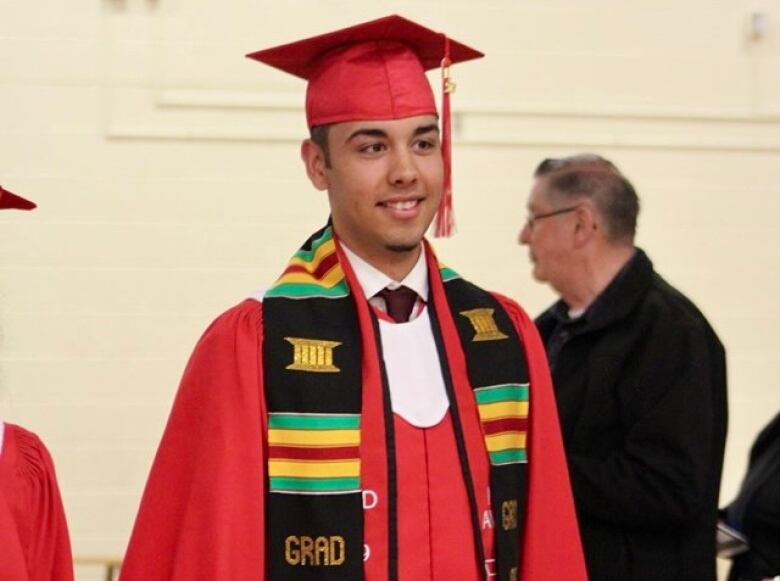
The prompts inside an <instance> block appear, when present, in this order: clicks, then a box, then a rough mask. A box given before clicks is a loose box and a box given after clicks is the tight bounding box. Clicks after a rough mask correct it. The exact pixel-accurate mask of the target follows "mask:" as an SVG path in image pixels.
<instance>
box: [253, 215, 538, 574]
mask: <svg viewBox="0 0 780 581" xmlns="http://www.w3.org/2000/svg"><path fill="white" fill-rule="evenodd" d="M425 249H426V253H427V262H428V276H429V281H430V296H429V301H428V308H429V314H430V319H431V327H432V331H433V335H434V339H435V341H436V344H437V348H438V351H439V359H440V363H441V368H442V375H443V377H444V383H445V386H446V389H447V394H448V396H449V400H450V413H451V416H452V423H453V429H454V438H455V441H456V444H457V449H458V453H459V457H460V459H461V473H462V475H463V484H464V486H465V488H466V491H467V494H468V498H469V505H470V507H471V511H470V512H471V514H472V519H471V520H472V528H473V531H472V534H473V538H474V544H475V548H476V554H477V557H478V559H479V560H480V563H479V570H480V571H482V572H483V575H482V577H483V579H485V578H486V576H487V573H486V572H484V566H483V563H484V562H485V555H484V549H483V546H482V545H483V542H482V536H481V528H480V527H481V515H479V514H477V501H476V498H477V497H476V491H475V485H474V478H473V471H472V468H471V466H474V465H476V462H477V461H478V460H481V461H482V462H484V461H485V454H486V453H487V456H488V458H489V462H490V477H489V480H490V482H489V484H490V494H491V507H492V511H493V515H494V519H495V528H494V534H495V552H496V555H495V556H496V570H497V572H498V577H497V578H498V579H499V580H500V581H504V580H506V581H514V580H516V579H518V577H519V573H518V571H519V564H520V554H519V553H520V546H521V545H522V536H523V527H524V522H525V507H526V501H527V460H528V459H527V456H526V434H527V426H528V409H529V394H528V392H529V385H528V372H527V368H526V360H525V356H524V353H523V350H522V348H521V346H520V342H519V338H518V335H517V332H516V330H515V328H514V326H513V324H512V322H511V320H510V318H509V316H508V315H507V313H506V312H505V311H504V309H503V308H502V307H501V305H500V304H499V303H498V301H497V300H496V299H495V298H494V297H493V296H492V295H491V294H489V293H487V292H485V291H483V290H481V289H479V288H477V287H475V286H474V285H472V284H470V283H468V282H466V281H464V280H463V279H461V278H460V277H459V276H458V275H457V274H456V273H455V272H454V271H452V270H450V269H449V268H446V267H444V266H441V265H438V263H437V262H436V259H435V257H434V256H433V253H432V251H431V250H430V247H429V246H428V245H427V243H426V245H425ZM340 256H341V259H340ZM263 328H264V338H263V353H262V356H263V364H264V377H265V398H266V403H267V409H268V442H267V444H268V448H267V453H268V498H267V515H266V529H267V543H268V545H267V548H266V554H267V567H268V570H267V578H268V579H269V580H270V581H289V580H292V579H294V580H296V581H308V580H312V581H314V580H316V581H322V580H334V581H336V580H338V581H352V580H356V581H357V580H362V579H363V578H364V571H365V572H366V574H367V575H369V574H370V576H371V578H381V579H387V580H388V581H396V580H397V578H398V545H397V542H398V539H397V532H396V522H397V521H396V516H397V510H398V507H397V506H396V497H397V495H396V490H397V482H396V473H395V448H394V437H393V421H392V413H393V412H392V409H391V405H390V394H389V390H388V385H387V377H386V373H385V371H384V367H383V362H382V361H383V360H382V356H381V353H382V351H381V349H382V347H381V342H380V341H379V340H378V337H379V333H378V324H377V321H376V317H375V316H374V314H373V312H372V310H371V308H370V306H369V305H368V301H366V300H365V298H364V297H363V293H362V290H361V289H360V286H359V284H358V282H357V280H356V279H355V276H354V274H353V273H352V270H351V267H350V266H349V263H348V261H347V260H346V259H345V258H343V255H342V254H341V251H340V249H339V248H338V244H337V241H336V240H335V239H334V236H333V232H332V229H331V227H330V226H327V227H325V228H324V229H322V230H320V231H319V232H317V233H316V234H314V235H313V236H311V238H309V239H308V240H307V241H306V243H305V244H304V245H303V247H302V248H301V249H300V250H299V251H298V252H297V253H296V254H295V255H294V256H293V258H292V259H291V261H290V263H289V265H288V267H287V268H286V270H285V271H284V273H283V274H282V276H281V277H280V278H279V280H278V281H277V282H276V283H275V284H274V286H273V287H272V288H271V289H270V290H268V292H267V293H266V294H265V297H264V299H263ZM432 364H433V363H432ZM364 491H372V492H374V493H375V494H376V495H377V497H378V498H380V499H387V500H386V502H379V503H377V504H378V506H377V507H376V508H373V509H372V510H370V511H365V512H364V509H363V503H364V500H363V497H364ZM364 558H365V559H366V560H365V563H364Z"/></svg>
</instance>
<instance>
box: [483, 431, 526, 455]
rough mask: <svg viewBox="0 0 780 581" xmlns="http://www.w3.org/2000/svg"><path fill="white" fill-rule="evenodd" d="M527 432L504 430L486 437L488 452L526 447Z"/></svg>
mask: <svg viewBox="0 0 780 581" xmlns="http://www.w3.org/2000/svg"><path fill="white" fill-rule="evenodd" d="M525 438H526V434H525V432H503V433H501V434H492V435H489V436H486V437H485V443H486V444H487V449H488V452H500V451H501V450H511V449H513V448H525Z"/></svg>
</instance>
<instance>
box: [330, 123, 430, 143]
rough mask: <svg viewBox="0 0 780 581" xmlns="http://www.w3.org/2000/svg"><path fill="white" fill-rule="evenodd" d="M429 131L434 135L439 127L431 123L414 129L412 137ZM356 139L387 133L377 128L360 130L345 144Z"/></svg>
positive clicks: (380, 135)
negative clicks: (433, 132)
mask: <svg viewBox="0 0 780 581" xmlns="http://www.w3.org/2000/svg"><path fill="white" fill-rule="evenodd" d="M431 131H435V132H436V133H438V132H439V125H438V124H436V123H431V124H430V125H421V126H420V127H418V128H416V129H415V130H414V136H415V137H417V136H418V135H424V134H426V133H430V132H431ZM356 137H382V138H385V137H387V131H385V130H384V129H378V128H370V127H366V128H361V129H357V130H355V131H353V132H352V133H351V134H350V136H349V137H348V138H347V141H346V143H349V142H350V141H352V140H353V139H355V138H356Z"/></svg>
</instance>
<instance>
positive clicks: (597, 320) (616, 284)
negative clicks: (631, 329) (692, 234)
mask: <svg viewBox="0 0 780 581" xmlns="http://www.w3.org/2000/svg"><path fill="white" fill-rule="evenodd" d="M653 272H654V271H653V263H652V262H651V261H650V259H649V258H648V257H647V255H646V254H645V253H644V252H643V251H642V250H641V249H640V248H637V249H636V251H635V252H634V255H633V256H632V257H631V258H630V259H629V260H628V262H626V264H625V265H624V266H623V268H622V269H620V271H619V272H618V273H617V274H616V275H615V278H613V279H612V281H611V282H610V283H609V285H607V288H605V289H604V290H603V291H602V292H601V294H600V295H599V296H598V297H596V300H595V301H593V303H592V304H591V305H590V306H589V307H588V308H587V310H586V311H585V313H583V314H582V315H581V316H580V317H577V318H576V319H572V318H570V317H569V305H567V304H566V303H565V302H564V301H563V300H559V301H557V302H556V303H555V304H553V305H552V306H551V307H550V308H549V309H547V310H546V311H545V312H544V313H542V314H541V315H540V316H539V320H540V321H539V322H540V324H542V325H547V324H549V323H550V322H552V321H555V322H557V323H558V324H571V325H572V326H575V325H576V330H577V332H578V333H579V332H587V331H595V330H597V329H602V328H604V327H607V326H609V325H610V324H612V323H613V322H614V321H617V320H620V319H622V318H624V317H625V316H627V315H628V314H629V313H630V312H631V311H632V310H633V308H634V307H635V306H636V304H637V303H638V302H639V301H640V300H641V299H642V297H643V296H644V294H645V292H646V291H647V289H648V288H649V287H650V284H651V283H652V278H653ZM550 319H552V321H551V320H550Z"/></svg>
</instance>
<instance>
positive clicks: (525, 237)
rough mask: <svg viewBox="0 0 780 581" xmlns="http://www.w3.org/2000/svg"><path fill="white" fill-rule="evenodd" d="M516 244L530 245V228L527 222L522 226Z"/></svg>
mask: <svg viewBox="0 0 780 581" xmlns="http://www.w3.org/2000/svg"><path fill="white" fill-rule="evenodd" d="M517 242H518V243H519V244H530V243H531V226H530V225H529V224H528V222H526V223H525V224H523V227H522V228H521V229H520V234H519V235H518V236H517Z"/></svg>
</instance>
